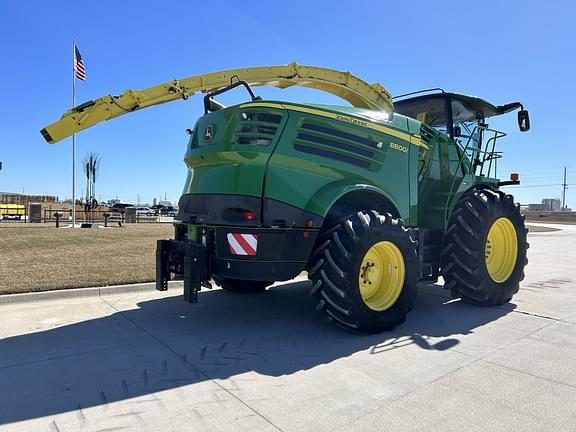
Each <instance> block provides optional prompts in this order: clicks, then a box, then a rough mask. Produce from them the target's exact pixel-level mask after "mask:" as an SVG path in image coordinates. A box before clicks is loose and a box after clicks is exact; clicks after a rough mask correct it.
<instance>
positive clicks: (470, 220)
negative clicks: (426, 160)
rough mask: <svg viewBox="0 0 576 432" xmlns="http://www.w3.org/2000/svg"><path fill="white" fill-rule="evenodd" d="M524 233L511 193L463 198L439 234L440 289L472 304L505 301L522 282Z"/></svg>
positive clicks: (489, 192)
mask: <svg viewBox="0 0 576 432" xmlns="http://www.w3.org/2000/svg"><path fill="white" fill-rule="evenodd" d="M527 232H528V230H527V229H526V227H525V225H524V217H523V216H522V215H521V214H520V211H519V210H518V208H517V207H516V206H515V205H514V199H513V197H512V195H506V194H504V193H503V192H501V191H493V190H490V189H484V188H480V189H475V190H472V191H470V192H469V193H467V194H465V195H464V196H462V198H461V199H460V202H459V203H458V204H457V206H456V208H455V209H454V212H453V213H452V216H451V217H450V221H449V223H448V228H447V230H446V233H445V234H444V245H443V250H442V275H443V276H444V282H445V287H446V288H447V289H449V290H450V291H451V293H452V295H453V296H454V297H460V298H462V299H463V300H467V301H470V302H473V303H478V304H483V305H488V306H496V305H501V304H504V303H507V302H509V301H510V300H511V299H512V296H513V295H514V294H516V293H517V292H518V289H519V288H520V281H522V280H523V279H524V267H525V266H526V264H527V263H528V260H527V259H526V252H527V249H528V246H529V245H528V242H527V241H526V235H527Z"/></svg>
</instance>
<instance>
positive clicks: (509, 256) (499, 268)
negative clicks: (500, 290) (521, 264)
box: [484, 217, 518, 283]
mask: <svg viewBox="0 0 576 432" xmlns="http://www.w3.org/2000/svg"><path fill="white" fill-rule="evenodd" d="M517 257H518V239H517V236H516V229H515V228H514V225H513V224H512V222H511V221H510V219H508V218H506V217H501V218H498V219H496V220H495V221H494V223H493V224H492V226H491V227H490V230H489V231H488V236H487V238H486V247H485V250H484V258H485V260H486V269H487V270H488V274H489V275H490V277H491V278H492V280H493V281H494V282H497V283H502V282H505V281H506V280H508V278H509V277H510V276H511V275H512V272H513V271H514V268H515V267H516V260H517Z"/></svg>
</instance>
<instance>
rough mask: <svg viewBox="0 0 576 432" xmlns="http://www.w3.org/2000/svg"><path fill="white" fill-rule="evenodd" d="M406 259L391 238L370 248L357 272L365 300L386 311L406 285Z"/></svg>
mask: <svg viewBox="0 0 576 432" xmlns="http://www.w3.org/2000/svg"><path fill="white" fill-rule="evenodd" d="M404 276H405V268H404V259H403V257H402V252H400V249H398V247H397V246H396V245H395V244H394V243H392V242H389V241H382V242H379V243H376V244H374V245H372V247H370V249H368V251H367V252H366V254H365V255H364V258H363V259H362V263H361V264H360V270H359V272H358V285H359V287H360V295H361V296H362V300H364V303H365V304H366V305H367V306H368V307H369V308H370V309H373V310H376V311H383V310H386V309H389V308H390V307H392V306H393V305H394V303H396V300H398V297H399V296H400V293H401V292H402V287H403V286H404Z"/></svg>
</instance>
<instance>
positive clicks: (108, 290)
mask: <svg viewBox="0 0 576 432" xmlns="http://www.w3.org/2000/svg"><path fill="white" fill-rule="evenodd" d="M307 280H308V276H307V275H306V273H305V272H303V273H300V274H299V275H298V276H296V277H295V278H294V279H292V280H290V281H286V282H280V284H283V283H287V282H305V281H307ZM277 283H278V282H277ZM172 287H173V288H182V281H172V282H169V287H168V288H172ZM147 291H156V283H155V282H146V283H138V284H128V285H112V286H103V287H91V288H71V289H61V290H54V291H39V292H27V293H19V294H3V295H0V306H2V305H9V304H18V303H34V302H39V301H43V300H65V299H71V298H88V297H104V296H107V295H114V294H129V293H136V292H147Z"/></svg>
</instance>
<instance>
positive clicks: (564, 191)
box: [562, 166, 568, 211]
mask: <svg viewBox="0 0 576 432" xmlns="http://www.w3.org/2000/svg"><path fill="white" fill-rule="evenodd" d="M566 189H568V184H567V183H566V166H564V183H562V211H566Z"/></svg>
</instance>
